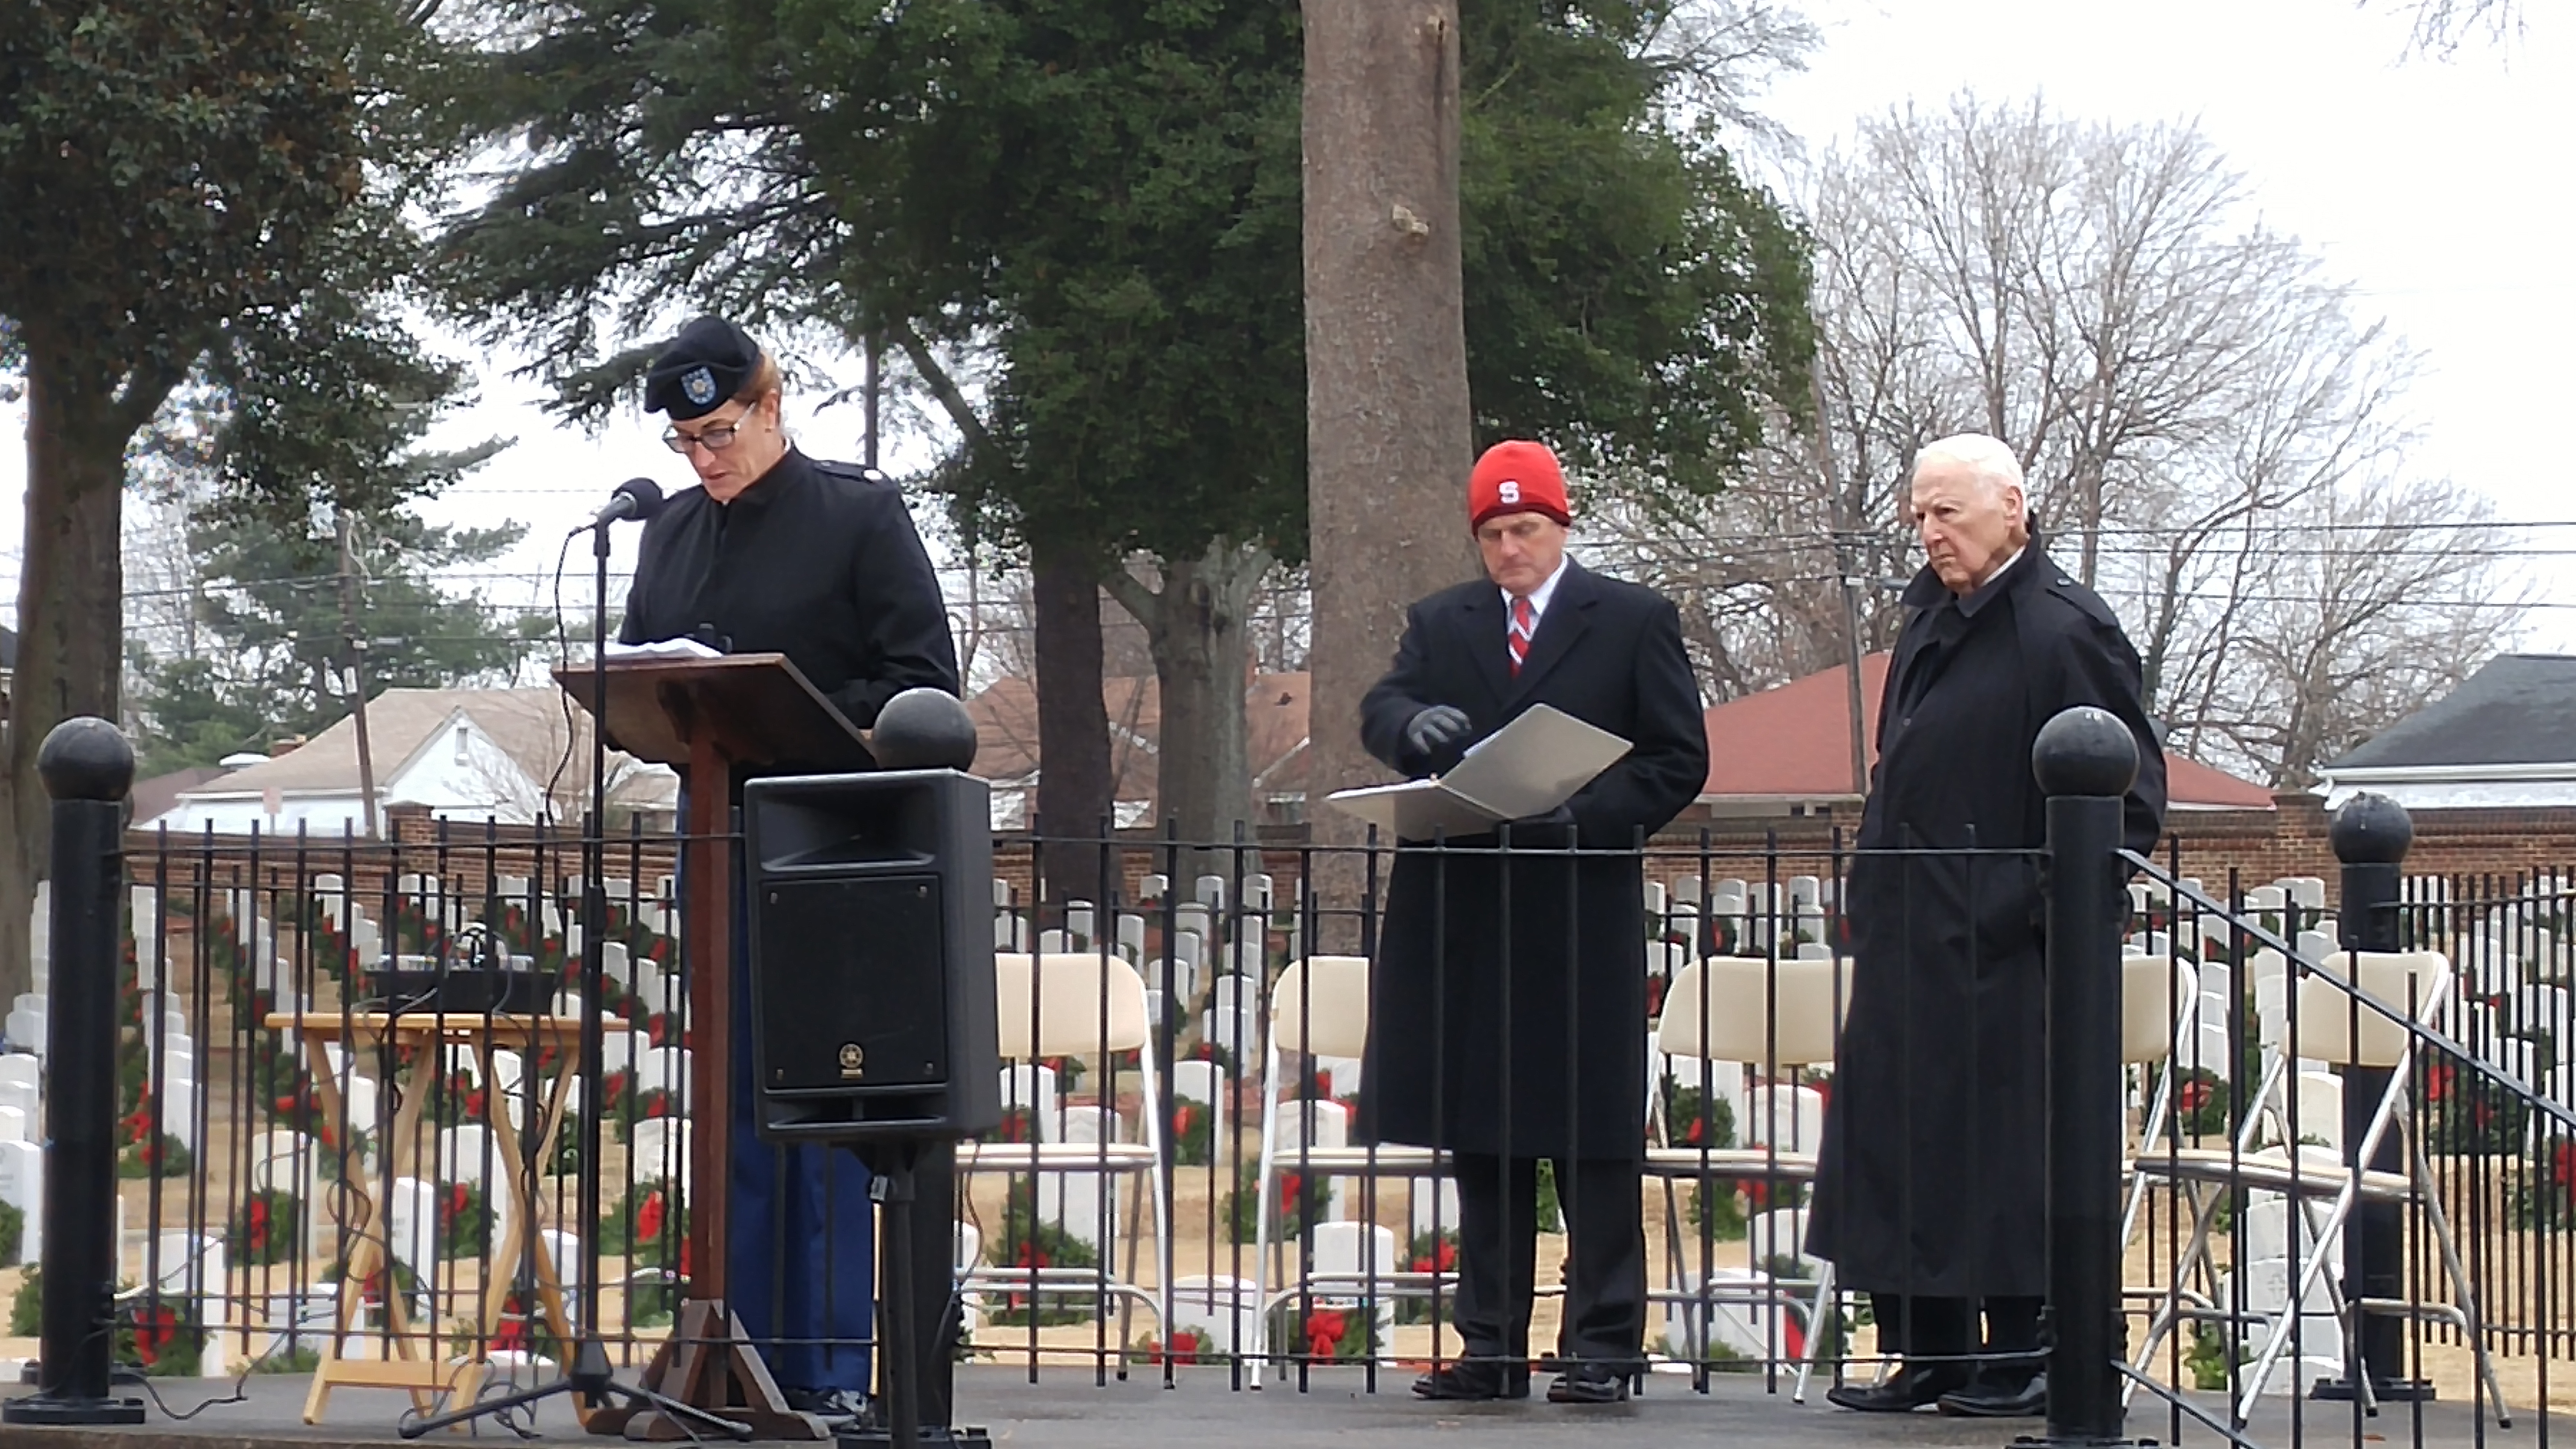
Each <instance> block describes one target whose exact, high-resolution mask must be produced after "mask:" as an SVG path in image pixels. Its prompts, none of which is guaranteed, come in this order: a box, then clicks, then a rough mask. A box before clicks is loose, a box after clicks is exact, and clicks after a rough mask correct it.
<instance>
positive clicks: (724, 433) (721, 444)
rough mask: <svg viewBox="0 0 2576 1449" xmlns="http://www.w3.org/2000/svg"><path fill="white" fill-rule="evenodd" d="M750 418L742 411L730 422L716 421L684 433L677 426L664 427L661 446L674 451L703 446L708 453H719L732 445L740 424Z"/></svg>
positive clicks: (680, 451)
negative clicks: (714, 423)
mask: <svg viewBox="0 0 2576 1449" xmlns="http://www.w3.org/2000/svg"><path fill="white" fill-rule="evenodd" d="M750 418H751V414H749V413H744V414H743V415H742V416H741V417H738V418H735V419H734V420H733V421H732V422H729V423H718V424H717V425H716V426H714V427H712V428H700V429H698V430H697V431H696V432H694V433H684V432H681V431H680V430H679V429H678V428H665V429H664V430H663V431H662V446H663V447H666V448H668V449H670V450H671V451H672V452H674V453H686V452H687V451H689V449H690V448H692V447H700V448H704V449H706V450H707V451H708V452H710V453H721V452H723V451H724V450H725V449H727V448H730V447H732V446H733V440H734V439H735V438H736V437H739V436H740V435H741V433H742V425H743V424H744V423H745V422H747V421H749V420H750Z"/></svg>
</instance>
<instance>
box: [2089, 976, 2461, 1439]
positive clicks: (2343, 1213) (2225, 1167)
mask: <svg viewBox="0 0 2576 1449" xmlns="http://www.w3.org/2000/svg"><path fill="white" fill-rule="evenodd" d="M2296 984H2297V988H2298V989H2297V992H2296V1000H2295V1003H2294V1007H2295V1015H2294V1016H2292V1017H2290V1018H2289V1021H2288V1024H2289V1025H2290V1026H2291V1027H2292V1028H2293V1032H2292V1033H2291V1035H2290V1036H2289V1037H2288V1039H2285V1040H2284V1041H2283V1042H2282V1043H2281V1045H2280V1048H2279V1052H2280V1059H2279V1060H2278V1061H2276V1062H2274V1063H2273V1064H2271V1065H2270V1066H2268V1067H2267V1069H2266V1073H2265V1087H2264V1090H2263V1091H2262V1092H2261V1093H2260V1094H2259V1095H2258V1096H2257V1097H2256V1099H2255V1101H2254V1102H2253V1104H2252V1107H2251V1109H2250V1110H2249V1111H2248V1113H2247V1119H2246V1121H2245V1123H2244V1124H2242V1125H2241V1126H2240V1127H2239V1129H2238V1136H2237V1139H2236V1141H2235V1143H2234V1144H2233V1145H2232V1146H2231V1147H2230V1148H2229V1149H2225V1150H2220V1149H2212V1148H2167V1149H2165V1150H2163V1151H2160V1152H2153V1153H2148V1154H2145V1155H2143V1156H2141V1157H2140V1158H2139V1159H2138V1163H2137V1167H2138V1170H2139V1172H2140V1173H2141V1174H2142V1175H2147V1176H2152V1177H2156V1178H2159V1179H2163V1180H2168V1181H2171V1182H2173V1183H2174V1184H2175V1185H2176V1186H2177V1187H2178V1188H2180V1189H2182V1196H2183V1198H2184V1201H2185V1203H2186V1205H2187V1206H2188V1207H2189V1209H2190V1211H2191V1214H2192V1217H2193V1228H2192V1236H2191V1240H2190V1242H2189V1244H2188V1245H2187V1246H2186V1248H2185V1249H2184V1251H2183V1253H2182V1255H2181V1256H2180V1257H2179V1259H2178V1260H2177V1261H2176V1263H2175V1265H2174V1278H2175V1284H2176V1288H2177V1290H2179V1287H2180V1285H2181V1284H2182V1283H2183V1281H2184V1280H2185V1278H2186V1276H2187V1275H2195V1274H2196V1275H2198V1276H2200V1277H2201V1278H2202V1279H2203V1280H2204V1281H2208V1282H2211V1283H2212V1284H2215V1282H2216V1280H2217V1273H2216V1269H2215V1267H2214V1265H2213V1263H2212V1262H2211V1259H2210V1247H2209V1239H2210V1237H2211V1233H2212V1228H2213V1218H2214V1214H2213V1213H2212V1211H2211V1209H2212V1207H2213V1206H2214V1205H2215V1203H2216V1201H2217V1199H2218V1198H2219V1197H2220V1195H2221V1194H2223V1193H2224V1192H2225V1191H2227V1190H2228V1189H2229V1188H2232V1187H2243V1188H2250V1189H2253V1190H2255V1191H2257V1192H2265V1193H2277V1194H2280V1195H2282V1196H2283V1197H2284V1198H2285V1199H2286V1200H2287V1201H2288V1203H2289V1204H2290V1208H2291V1224H2292V1227H2293V1229H2294V1232H2296V1233H2297V1234H2299V1235H2300V1236H2303V1237H2304V1240H2305V1242H2306V1243H2307V1244H2309V1245H2312V1247H2314V1248H2315V1249H2316V1250H2315V1251H2311V1252H2310V1253H2309V1254H2308V1255H2307V1257H2306V1258H2305V1260H2304V1262H2302V1263H2300V1264H2299V1265H2298V1270H2297V1272H2296V1273H2295V1274H2294V1275H2293V1276H2294V1278H2295V1281H2294V1282H2292V1283H2290V1284H2288V1285H2287V1288H2286V1291H2285V1292H2284V1293H2282V1294H2280V1295H2278V1296H2279V1297H2280V1299H2281V1302H2282V1308H2281V1310H2280V1311H2278V1312H2276V1313H2273V1314H2270V1315H2269V1318H2270V1322H2269V1326H2268V1327H2267V1329H2266V1330H2265V1332H2264V1337H2263V1345H2262V1348H2261V1349H2260V1350H2259V1351H2258V1352H2257V1353H2256V1354H2255V1356H2254V1358H2253V1360H2252V1361H2251V1363H2250V1364H2249V1365H2248V1366H2247V1367H2246V1369H2245V1371H2244V1374H2243V1377H2242V1380H2241V1382H2242V1384H2243V1393H2242V1400H2241V1402H2240V1404H2239V1410H2240V1412H2241V1413H2243V1414H2248V1415H2250V1414H2251V1413H2252V1412H2253V1411H2254V1407H2255V1401H2256V1399H2257V1398H2258V1396H2260V1395H2261V1394H2262V1393H2263V1391H2264V1389H2265V1386H2266V1384H2267V1382H2268V1380H2269V1379H2270V1377H2271V1375H2272V1373H2273V1371H2274V1369H2275V1368H2276V1367H2277V1366H2278V1364H2279V1362H2280V1359H2281V1356H2282V1355H2283V1353H2284V1352H2285V1351H2286V1350H2288V1349H2289V1348H2290V1346H2291V1341H2292V1338H2293V1336H2294V1334H2295V1333H2296V1331H2297V1327H2298V1322H2299V1318H2300V1314H2301V1311H2302V1310H2301V1308H2300V1307H2299V1306H2294V1305H2305V1304H2307V1303H2308V1302H2310V1300H2311V1299H2312V1297H2313V1296H2314V1295H2315V1294H2317V1293H2318V1292H2319V1291H2320V1290H2322V1291H2323V1292H2324V1294H2325V1295H2326V1299H2327V1301H2328V1303H2329V1304H2330V1305H2331V1308H2332V1311H2333V1312H2334V1313H2335V1315H2336V1316H2337V1318H2338V1319H2339V1320H2341V1321H2343V1323H2344V1327H2345V1333H2346V1334H2347V1335H2349V1334H2351V1333H2352V1332H2354V1331H2355V1330H2356V1329H2357V1327H2358V1325H2357V1324H2356V1323H2355V1322H2354V1321H2353V1320H2354V1319H2355V1318H2356V1317H2357V1316H2358V1315H2359V1314H2361V1313H2364V1312H2369V1313H2377V1314H2383V1315H2387V1314H2397V1315H2404V1316H2410V1317H2417V1318H2431V1319H2436V1320H2439V1321H2442V1322H2445V1323H2449V1324H2451V1325H2453V1326H2455V1327H2457V1328H2458V1329H2459V1330H2460V1331H2461V1333H2462V1334H2463V1335H2464V1336H2465V1337H2466V1338H2467V1340H2468V1342H2469V1343H2470V1345H2471V1349H2472V1352H2473V1354H2474V1355H2475V1359H2476V1362H2477V1366H2478V1370H2479V1372H2480V1373H2481V1374H2482V1375H2484V1377H2485V1378H2486V1381H2487V1389H2488V1392H2489V1394H2490V1395H2491V1398H2492V1403H2493V1404H2494V1407H2495V1413H2496V1415H2497V1419H2498V1422H2499V1423H2502V1422H2503V1421H2504V1419H2505V1417H2506V1409H2505V1399H2504V1390H2503V1386H2502V1383H2501V1381H2500V1380H2499V1379H2498V1378H2497V1376H2496V1370H2495V1364H2494V1361H2493V1359H2492V1358H2491V1357H2490V1355H2489V1353H2488V1348H2487V1343H2486V1336H2485V1334H2484V1331H2483V1329H2482V1326H2481V1324H2480V1320H2479V1310H2478V1305H2477V1302H2476V1299H2475V1297H2474V1295H2473V1293H2472V1291H2471V1288H2470V1279H2469V1276H2468V1273H2467V1271H2466V1269H2465V1268H2464V1267H2463V1265H2462V1263H2461V1259H2460V1253H2459V1246H2458V1240H2457V1238H2456V1236H2455V1235H2454V1233H2453V1232H2452V1229H2451V1222H2450V1217H2449V1214H2448V1212H2447V1211H2446V1210H2445V1208H2444V1206H2443V1204H2442V1201H2441V1196H2440V1194H2439V1193H2438V1192H2434V1191H2430V1190H2427V1188H2426V1187H2425V1184H2429V1183H2431V1182H2432V1181H2433V1179H2432V1169H2431V1164H2430V1162H2429V1161H2428V1160H2427V1158H2426V1156H2425V1147H2424V1142H2423V1138H2422V1136H2421V1134H2420V1133H2419V1132H2417V1131H2416V1130H2415V1117H2414V1107H2413V1102H2412V1094H2411V1080H2410V1079H2411V1069H2412V1067H2413V1064H2414V1058H2415V1051H2416V1039H2415V1035H2414V1032H2413V1031H2411V1030H2409V1027H2410V1025H2411V1026H2413V1027H2416V1028H2422V1029H2427V1030H2439V1029H2440V1027H2441V1025H2442V1023H2443V1022H2444V1021H2445V1020H2446V1018H2447V1015H2448V1012H2449V1009H2450V1007H2451V1005H2452V1000H2453V993H2454V980H2453V977H2452V974H2451V968H2450V962H2449V961H2448V960H2447V959H2446V958H2445V957H2443V956H2442V955H2441V954H2440V953H2439V952H2433V951H2412V952H2388V953H2375V952H2373V953H2363V954H2362V955H2360V956H2358V957H2355V956H2354V955H2352V954H2351V953H2347V952H2337V953H2336V954H2334V955H2332V956H2329V957H2327V958H2326V959H2325V960H2324V961H2323V962H2320V963H2318V969H2317V970H2316V971H2314V972H2308V973H2304V974H2302V975H2301V977H2300V978H2299V979H2298V981H2297V983H2296ZM2356 991H2358V992H2359V993H2362V995H2366V996H2368V997H2370V998H2372V999H2373V1000H2375V1001H2377V1002H2380V1003H2384V1004H2386V1005H2387V1006H2389V1007H2392V1008H2394V1009H2395V1010H2397V1011H2399V1012H2402V1013H2405V1016H2404V1018H2403V1019H2400V1018H2399V1017H2392V1016H2390V1015H2388V1014H2386V1013H2385V1012H2383V1011H2382V1010H2381V1009H2380V1007H2378V1006H2374V1005H2372V1004H2370V1003H2369V1002H2367V1001H2364V1000H2362V999H2361V998H2360V997H2359V996H2356V995H2355V994H2354V993H2355V992H2356ZM2308 1061H2314V1062H2319V1063H2323V1064H2325V1065H2327V1066H2332V1067H2344V1068H2356V1067H2360V1068H2382V1069H2386V1070H2387V1071H2388V1072H2389V1082H2388V1087H2387V1089H2386V1090H2385V1091H2384V1092H2382V1093H2381V1095H2380V1099H2379V1102H2378V1103H2377V1105H2376V1106H2375V1107H2374V1108H2373V1110H2372V1112H2371V1117H2370V1126H2369V1129H2368V1130H2367V1131H2366V1132H2365V1133H2364V1134H2363V1136H2362V1139H2361V1141H2360V1142H2359V1143H2358V1144H2355V1145H2353V1150H2352V1156H2353V1157H2354V1158H2355V1160H2358V1161H2362V1162H2368V1161H2370V1160H2371V1159H2372V1158H2373V1157H2374V1156H2376V1155H2377V1152H2378V1148H2379V1144H2380V1143H2381V1142H2382V1141H2383V1140H2385V1139H2386V1137H2387V1134H2389V1133H2391V1132H2395V1133H2398V1134H2400V1136H2401V1137H2402V1138H2403V1139H2404V1141H2405V1143H2406V1148H2407V1152H2408V1156H2409V1160H2410V1162H2411V1165H2412V1168H2413V1170H2412V1172H2411V1173H2409V1172H2383V1171H2377V1170H2373V1169H2364V1170H2362V1171H2359V1172H2355V1171H2353V1170H2352V1169H2350V1168H2348V1167H2346V1166H2345V1165H2344V1164H2343V1163H2342V1162H2341V1161H2339V1160H2327V1156H2328V1155H2327V1154H2326V1153H2324V1152H2320V1151H2316V1150H2313V1149H2307V1148H2299V1147H2297V1146H2296V1144H2298V1142H2299V1140H2300V1135H2301V1124H2302V1123H2303V1122H2304V1123H2306V1124H2308V1125H2310V1126H2314V1125H2316V1124H2317V1123H2318V1118H2317V1117H2315V1116H2314V1115H2312V1112H2313V1110H2315V1109H2312V1108H2311V1107H2310V1105H2309V1104H2308V1102H2307V1101H2306V1100H2305V1098H2306V1097H2308V1096H2310V1095H2317V1096H2325V1095H2327V1094H2326V1093H2324V1092H2323V1090H2322V1087H2321V1084H2316V1083H2313V1082H2312V1081H2311V1080H2309V1078H2308V1076H2307V1074H2306V1073H2305V1072H2303V1071H2300V1070H2298V1069H2297V1068H2296V1067H2295V1065H2293V1064H2294V1063H2297V1062H2308ZM2293 1075H2296V1076H2298V1077H2299V1079H2300V1080H2299V1082H2298V1087H2297V1095H2298V1096H2299V1097H2300V1098H2301V1100H2300V1102H2299V1104H2298V1107H2299V1110H2298V1111H2297V1113H2296V1114H2295V1116H2294V1115H2293V1114H2292V1112H2291V1109H2290V1103H2289V1098H2290V1096H2291V1095H2292V1094H2291V1092H2290V1091H2289V1090H2287V1088H2288V1085H2289V1084H2288V1081H2287V1078H2289V1077H2291V1076H2293ZM2312 1088H2315V1089H2316V1090H2313V1091H2312V1090H2311V1089H2312ZM2341 1097H2342V1088H2341V1087H2340V1086H2339V1087H2338V1089H2337V1090H2336V1091H2335V1092H2334V1093H2333V1094H2332V1100H2333V1102H2334V1103H2336V1104H2338V1106H2339V1104H2340V1102H2341ZM2267 1140H2268V1142H2270V1143H2278V1144H2281V1145H2279V1146H2270V1145H2262V1144H2265V1143H2266V1142H2267ZM2365 1201H2367V1202H2374V1203H2393V1204H2400V1205H2404V1206H2407V1207H2411V1208H2413V1209H2415V1210H2417V1211H2419V1212H2421V1213H2422V1214H2423V1215H2424V1219H2425V1221H2426V1223H2427V1224H2428V1225H2429V1226H2430V1227H2431V1228H2432V1231H2433V1236H2434V1240H2435V1244H2436V1246H2437V1248H2438V1251H2439V1256H2440V1260H2441V1264H2442V1269H2443V1273H2444V1275H2445V1276H2446V1277H2447V1278H2448V1280H2449V1282H2450V1284H2451V1288H2452V1294H2453V1296H2452V1298H2451V1300H2450V1301H2449V1302H2447V1303H2419V1302H2415V1301H2412V1300H2395V1299H2356V1298H2350V1297H2348V1296H2347V1295H2346V1293H2345V1292H2344V1291H2343V1287H2344V1286H2347V1285H2338V1284H2337V1283H2336V1282H2335V1280H2334V1278H2333V1277H2332V1276H2331V1274H2330V1271H2329V1270H2330V1269H2331V1268H2332V1267H2333V1260H2332V1258H2331V1257H2330V1256H2329V1255H2328V1254H2327V1253H2326V1252H2324V1251H2323V1250H2322V1249H2323V1245H2325V1244H2329V1243H2332V1242H2334V1241H2335V1240H2336V1239H2337V1238H2338V1237H2339V1236H2340V1235H2341V1233H2342V1231H2343V1227H2344V1224H2345V1222H2346V1220H2347V1219H2349V1218H2350V1217H2351V1215H2352V1213H2353V1212H2354V1211H2355V1210H2356V1209H2357V1208H2358V1207H2359V1206H2360V1205H2361V1204H2362V1203H2363V1202H2365ZM2183 1296H2185V1295H2183V1294H2181V1293H2180V1292H2179V1291H2176V1292H2173V1293H2169V1294H2168V1296H2167V1300H2166V1306H2165V1308H2164V1309H2162V1310H2161V1311H2159V1312H2158V1313H2157V1314H2156V1316H2155V1318H2154V1319H2153V1320H2152V1321H2151V1323H2150V1324H2149V1327H2148V1331H2147V1334H2146V1341H2145V1342H2144V1344H2143V1345H2142V1346H2141V1348H2140V1350H2139V1354H2138V1357H2137V1359H2136V1360H2135V1366H2136V1367H2137V1368H2138V1369H2139V1371H2140V1372H2144V1371H2145V1370H2146V1368H2147V1366H2148V1365H2150V1364H2151V1363H2153V1362H2154V1356H2155V1352H2156V1349H2157V1348H2158V1347H2159V1346H2160V1345H2161V1343H2162V1342H2163V1340H2164V1338H2165V1336H2166V1335H2167V1334H2169V1333H2171V1332H2173V1331H2175V1329H2176V1327H2177V1326H2178V1324H2179V1322H2180V1320H2182V1319H2184V1318H2188V1317H2193V1316H2195V1310H2194V1309H2187V1308H2183V1307H2181V1306H2180V1299H2181V1298H2182V1297H2183ZM2230 1296H2232V1297H2237V1298H2243V1297H2244V1296H2245V1295H2242V1294H2235V1295H2230ZM2363 1392H2364V1393H2365V1395H2366V1394H2367V1392H2368V1390H2367V1385H2366V1379H2365V1386H2364V1389H2363Z"/></svg>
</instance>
